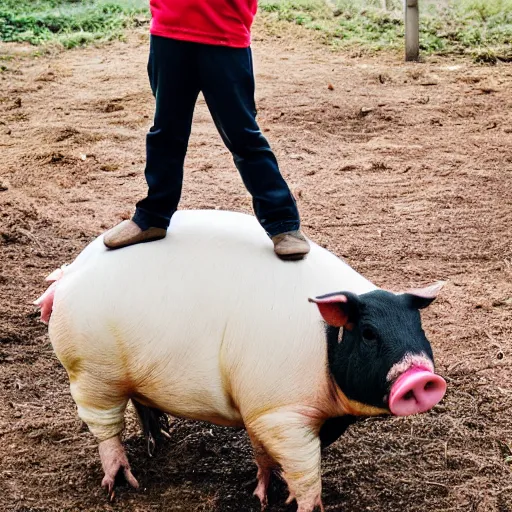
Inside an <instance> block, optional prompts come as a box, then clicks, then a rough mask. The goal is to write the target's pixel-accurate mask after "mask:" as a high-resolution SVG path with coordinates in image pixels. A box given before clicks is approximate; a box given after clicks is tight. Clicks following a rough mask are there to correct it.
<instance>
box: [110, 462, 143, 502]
mask: <svg viewBox="0 0 512 512" xmlns="http://www.w3.org/2000/svg"><path fill="white" fill-rule="evenodd" d="M121 471H122V474H123V476H124V479H125V480H126V481H127V482H128V483H129V484H130V485H131V486H132V487H133V488H134V489H138V488H139V482H137V479H136V478H135V477H134V476H133V473H132V472H131V470H130V466H121V465H120V466H119V468H118V469H117V471H115V472H112V473H111V472H109V474H105V476H104V477H103V480H102V482H101V486H102V487H104V488H106V489H107V492H108V496H109V499H110V501H114V498H115V496H116V492H115V490H114V487H115V484H116V478H117V476H118V474H120V473H121Z"/></svg>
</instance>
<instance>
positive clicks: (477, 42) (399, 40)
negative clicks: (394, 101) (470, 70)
mask: <svg viewBox="0 0 512 512" xmlns="http://www.w3.org/2000/svg"><path fill="white" fill-rule="evenodd" d="M419 3H420V17H421V36H420V45H421V49H422V52H423V53H426V54H470V55H472V56H473V57H474V58H475V60H480V61H484V62H496V60H497V59H500V58H501V59H503V60H512V0H420V2H419ZM388 6H389V9H388V10H384V9H382V3H381V2H380V1H379V0H338V1H337V2H336V10H335V12H334V14H333V11H332V9H330V8H328V7H327V5H326V3H325V2H324V1H323V0H261V1H260V9H261V10H262V11H264V12H266V13H268V16H270V17H271V18H273V19H276V20H280V21H286V22H290V23H295V24H297V25H302V26H304V27H306V28H308V29H311V30H314V31H317V32H318V33H319V34H321V35H322V36H323V37H324V39H325V41H326V42H328V43H329V44H332V45H335V46H336V47H342V48H353V47H357V48H362V49H367V50H369V51H379V50H383V49H402V48H403V44H404V24H403V2H402V1H401V0H391V1H389V2H388Z"/></svg>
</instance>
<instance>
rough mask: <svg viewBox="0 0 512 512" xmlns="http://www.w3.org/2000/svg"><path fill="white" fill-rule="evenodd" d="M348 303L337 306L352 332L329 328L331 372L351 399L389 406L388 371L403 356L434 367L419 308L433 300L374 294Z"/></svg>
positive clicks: (381, 291)
mask: <svg viewBox="0 0 512 512" xmlns="http://www.w3.org/2000/svg"><path fill="white" fill-rule="evenodd" d="M340 293H342V294H343V295H345V296H346V297H347V298H348V301H347V302H346V303H339V304H338V305H337V306H338V307H340V308H342V309H343V312H344V313H345V314H347V315H348V318H349V323H350V324H352V325H351V329H350V330H349V329H347V328H345V329H343V334H342V337H341V340H340V339H339V336H340V329H339V328H337V327H332V326H327V329H326V338H327V353H328V362H329V370H330V372H331V374H332V376H333V377H334V380H335V381H336V383H337V384H338V386H339V387H340V389H341V391H343V393H344V394H345V395H346V396H347V397H348V398H349V399H351V400H356V401H358V402H361V403H363V404H366V405H371V406H375V407H379V408H386V409H387V407H388V404H387V401H388V393H389V387H390V384H389V383H388V382H387V381H386V376H387V374H388V372H389V370H390V369H391V367H392V366H393V365H394V364H396V363H398V362H399V361H401V360H402V358H403V357H404V356H405V355H406V354H407V353H409V354H418V355H419V354H421V353H424V354H426V355H427V357H429V358H430V359H431V360H432V362H433V360H434V359H433V355H432V348H431V346H430V343H429V341H428V340H427V338H426V336H425V333H424V332H423V329H422V326H421V318H420V313H419V308H423V307H426V306H428V305H429V304H430V303H431V302H432V300H433V299H422V298H418V297H415V296H412V295H409V294H401V295H396V294H394V293H390V292H386V291H384V290H374V291H371V292H368V293H364V294H362V295H355V294H353V293H348V292H340Z"/></svg>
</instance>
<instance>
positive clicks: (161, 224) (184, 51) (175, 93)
mask: <svg viewBox="0 0 512 512" xmlns="http://www.w3.org/2000/svg"><path fill="white" fill-rule="evenodd" d="M196 48H197V45H194V44H192V43H187V42H182V41H176V40H173V39H168V38H163V37H157V36H151V46H150V56H149V63H148V74H149V80H150V84H151V89H152V91H153V95H154V96H155V99H156V111H155V119H154V124H153V126H152V128H151V129H150V131H149V133H148V134H147V138H146V169H145V176H146V181H147V184H148V195H147V197H146V198H145V199H142V200H141V201H139V202H138V203H137V208H136V211H135V215H134V216H133V219H132V221H126V222H123V223H121V224H120V225H119V226H117V227H116V228H114V229H113V230H111V231H110V232H109V233H107V234H106V235H105V238H104V240H105V244H106V245H107V246H108V247H110V248H118V247H124V246H126V245H131V244H133V243H139V242H144V241H149V240H155V239H158V238H163V237H164V236H165V234H166V229H167V227H168V226H169V222H170V219H171V217H172V215H173V214H174V212H175V211H176V209H177V208H178V203H179V200H180V196H181V187H182V182H183V164H184V160H185V155H186V152H187V146H188V140H189V137H190V131H191V127H192V117H193V113H194V107H195V104H196V101H197V96H198V94H199V78H198V76H197V72H196V69H197V66H196V62H195V58H196V53H195V52H196Z"/></svg>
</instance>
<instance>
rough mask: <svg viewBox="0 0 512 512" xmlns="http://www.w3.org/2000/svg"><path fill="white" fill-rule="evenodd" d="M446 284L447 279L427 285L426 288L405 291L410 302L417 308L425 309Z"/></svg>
mask: <svg viewBox="0 0 512 512" xmlns="http://www.w3.org/2000/svg"><path fill="white" fill-rule="evenodd" d="M445 284H446V281H438V282H437V283H434V284H431V285H430V286H426V287H425V288H413V289H411V290H407V291H406V292H404V295H405V296H406V297H407V299H408V301H409V304H410V305H411V306H412V307H413V308H416V309H423V308H426V307H427V306H430V304H432V302H434V300H435V299H436V297H437V295H438V294H439V292H440V291H441V289H442V288H443V286H444V285H445Z"/></svg>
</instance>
